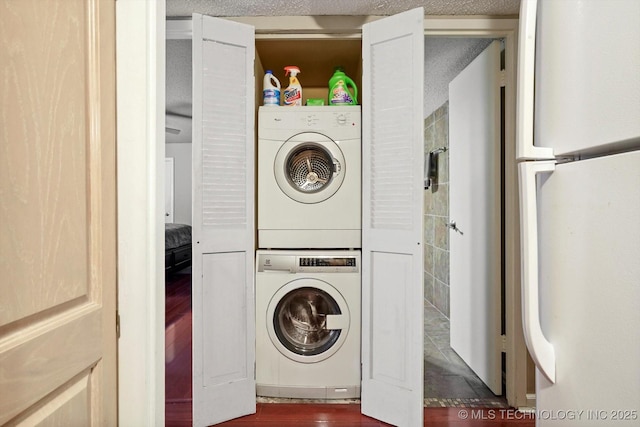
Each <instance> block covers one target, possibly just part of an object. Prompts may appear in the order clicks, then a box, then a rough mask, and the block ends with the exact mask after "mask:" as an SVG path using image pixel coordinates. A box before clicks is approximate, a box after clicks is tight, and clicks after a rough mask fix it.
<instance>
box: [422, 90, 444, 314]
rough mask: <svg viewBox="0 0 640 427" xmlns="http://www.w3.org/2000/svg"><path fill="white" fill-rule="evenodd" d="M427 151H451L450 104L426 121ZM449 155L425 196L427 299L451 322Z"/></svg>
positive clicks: (425, 286)
mask: <svg viewBox="0 0 640 427" xmlns="http://www.w3.org/2000/svg"><path fill="white" fill-rule="evenodd" d="M424 132H425V135H424V144H425V151H426V152H427V153H429V152H430V151H432V150H434V149H437V148H440V147H447V148H448V147H449V102H445V103H444V104H443V105H442V106H441V107H440V108H438V109H437V110H436V111H434V112H433V113H432V114H431V115H430V116H429V117H427V118H426V119H425V121H424ZM448 221H449V152H448V151H447V152H444V153H442V154H439V157H438V180H437V182H436V183H433V184H432V185H431V187H430V188H429V189H427V190H425V194H424V242H425V247H424V273H425V274H424V295H425V299H426V300H427V301H429V302H430V303H431V304H433V305H434V306H435V307H436V308H437V309H438V310H439V311H440V312H441V313H442V314H444V315H445V316H446V317H447V318H449V229H448V228H447V227H446V225H445V224H446V223H447V222H448Z"/></svg>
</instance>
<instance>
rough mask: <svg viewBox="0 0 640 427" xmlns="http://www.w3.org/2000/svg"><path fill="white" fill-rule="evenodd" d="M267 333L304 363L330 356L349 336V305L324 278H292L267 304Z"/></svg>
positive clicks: (287, 353)
mask: <svg viewBox="0 0 640 427" xmlns="http://www.w3.org/2000/svg"><path fill="white" fill-rule="evenodd" d="M266 314H267V317H266V321H267V325H266V326H267V332H268V333H269V337H270V338H271V342H272V343H273V345H274V346H275V347H276V348H277V349H278V351H279V352H280V353H281V354H282V355H283V356H286V357H287V358H289V359H291V360H293V361H296V362H301V363H316V362H320V361H322V360H325V359H328V358H329V357H331V356H332V355H333V354H335V352H337V351H338V350H339V349H340V347H341V346H342V344H344V342H345V340H346V339H347V336H348V335H349V324H350V320H349V316H350V314H349V307H348V306H347V302H346V301H345V299H344V297H343V296H342V295H341V294H340V292H338V291H337V290H336V288H334V287H333V286H331V285H330V284H329V283H327V282H325V281H323V280H317V279H312V278H303V279H296V280H292V281H291V282H289V283H287V284H285V285H284V286H282V287H281V288H280V289H278V290H277V291H276V292H275V294H274V295H273V297H272V298H271V301H270V302H269V304H268V307H267V313H266Z"/></svg>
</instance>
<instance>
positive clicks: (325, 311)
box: [256, 106, 362, 399]
mask: <svg viewBox="0 0 640 427" xmlns="http://www.w3.org/2000/svg"><path fill="white" fill-rule="evenodd" d="M360 117H361V111H360V107H359V106H349V107H333V106H330V107H329V106H327V107H302V108H296V107H293V108H273V107H266V108H265V107H260V109H259V113H258V247H259V248H260V249H259V250H258V251H257V253H256V385H257V394H258V395H259V396H268V397H291V398H319V399H337V398H354V397H359V396H360V379H361V375H360V305H361V300H360V298H361V282H360V280H361V270H360V265H361V264H360V259H361V258H360V250H359V248H360V247H361V188H362V186H361V145H362V143H361V126H360Z"/></svg>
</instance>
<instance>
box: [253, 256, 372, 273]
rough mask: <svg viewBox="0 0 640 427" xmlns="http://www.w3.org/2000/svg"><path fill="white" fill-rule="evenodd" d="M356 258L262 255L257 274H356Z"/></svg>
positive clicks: (357, 265) (357, 269) (259, 259)
mask: <svg viewBox="0 0 640 427" xmlns="http://www.w3.org/2000/svg"><path fill="white" fill-rule="evenodd" d="M359 263H360V262H359V257H357V256H287V255H284V256H283V255H273V254H272V255H262V256H259V257H258V263H257V264H258V265H257V267H258V272H263V271H280V272H288V273H357V272H359V271H360V265H359Z"/></svg>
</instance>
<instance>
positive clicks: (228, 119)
mask: <svg viewBox="0 0 640 427" xmlns="http://www.w3.org/2000/svg"><path fill="white" fill-rule="evenodd" d="M254 43H255V41H254V28H253V27H252V26H250V25H245V24H239V23H236V22H232V21H228V20H224V19H218V18H212V17H210V16H203V15H199V14H194V15H193V151H192V153H193V424H194V425H195V426H208V425H211V424H215V423H219V422H222V421H226V420H229V419H231V418H235V417H240V416H242V415H247V414H251V413H255V411H256V381H255V331H256V325H255V303H254V287H253V283H254V262H255V258H254V257H255V214H254V199H255V191H254V186H255V184H254V176H255V173H254V170H255V166H254V165H255V137H254V135H255V130H254V126H255V107H254V99H255V95H254V92H255V79H254V73H253V61H254V52H255V51H254Z"/></svg>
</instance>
